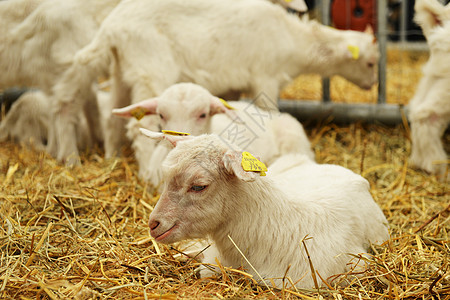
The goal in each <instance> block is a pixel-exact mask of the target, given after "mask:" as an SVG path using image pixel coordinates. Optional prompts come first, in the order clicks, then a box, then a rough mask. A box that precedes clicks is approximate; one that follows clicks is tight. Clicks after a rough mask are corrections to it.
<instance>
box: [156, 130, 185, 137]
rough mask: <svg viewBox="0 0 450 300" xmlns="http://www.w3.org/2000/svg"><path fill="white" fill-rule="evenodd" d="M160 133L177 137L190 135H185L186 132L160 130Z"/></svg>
mask: <svg viewBox="0 0 450 300" xmlns="http://www.w3.org/2000/svg"><path fill="white" fill-rule="evenodd" d="M161 132H162V133H164V134H169V135H177V136H183V135H190V134H189V133H186V132H178V131H173V130H161Z"/></svg>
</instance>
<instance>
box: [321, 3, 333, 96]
mask: <svg viewBox="0 0 450 300" xmlns="http://www.w3.org/2000/svg"><path fill="white" fill-rule="evenodd" d="M319 3H320V5H321V10H320V15H321V19H322V24H324V25H327V26H328V25H330V20H331V15H330V5H331V1H330V0H320V1H319ZM322 101H323V102H331V94H330V78H322Z"/></svg>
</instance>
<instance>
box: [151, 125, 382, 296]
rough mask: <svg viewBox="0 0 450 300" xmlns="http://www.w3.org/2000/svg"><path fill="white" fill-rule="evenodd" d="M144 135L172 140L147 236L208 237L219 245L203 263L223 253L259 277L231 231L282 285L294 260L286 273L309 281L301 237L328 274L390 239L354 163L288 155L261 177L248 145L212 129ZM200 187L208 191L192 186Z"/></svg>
mask: <svg viewBox="0 0 450 300" xmlns="http://www.w3.org/2000/svg"><path fill="white" fill-rule="evenodd" d="M146 133H147V134H149V136H153V137H154V138H165V139H167V140H169V141H170V142H171V143H172V144H175V145H176V147H175V149H174V150H172V151H171V152H170V153H169V155H168V156H167V158H166V159H165V161H164V163H163V168H164V171H163V172H164V182H165V184H164V190H163V192H162V194H161V197H160V200H159V202H158V203H157V205H156V206H155V208H154V210H153V211H152V213H151V215H150V220H149V226H150V229H151V235H152V236H153V237H154V238H155V239H156V240H157V241H158V242H161V243H173V242H176V241H180V240H185V239H193V238H209V239H210V240H211V241H213V242H214V246H213V247H211V248H210V249H208V250H206V251H205V253H204V255H205V261H204V262H205V263H211V264H216V262H215V257H217V258H218V260H219V261H220V262H221V264H223V265H224V266H226V267H233V268H239V267H241V266H243V267H244V268H245V270H246V271H247V272H249V273H250V274H252V275H253V276H254V278H255V279H256V280H258V281H259V277H258V275H257V274H256V272H255V271H254V270H253V269H252V268H251V267H250V266H249V265H248V264H247V263H246V261H245V260H244V259H243V257H242V256H241V255H240V254H239V252H238V251H237V250H236V248H235V247H234V245H233V244H232V243H231V241H230V239H229V237H228V236H230V237H231V238H232V239H233V241H234V242H235V243H236V245H237V246H238V247H239V248H240V249H241V250H242V251H243V253H244V254H245V257H246V258H247V259H248V261H250V263H251V264H252V265H253V266H254V268H255V269H256V270H257V272H258V273H259V274H260V275H261V276H262V277H263V278H264V280H265V281H266V282H267V283H269V284H270V280H269V279H270V278H274V282H275V284H276V285H278V287H281V282H282V281H281V278H283V276H284V275H285V273H286V271H287V270H288V268H289V266H290V268H289V271H288V272H287V274H286V275H287V276H288V277H290V278H291V279H292V280H293V282H295V283H296V286H297V287H300V288H312V287H314V284H313V279H312V276H311V273H310V271H311V269H310V264H309V262H308V259H307V256H306V251H305V248H304V245H303V243H302V240H303V239H304V238H310V239H307V240H306V241H305V243H306V247H307V249H308V252H309V255H310V258H311V261H312V264H313V266H314V269H315V270H316V271H317V272H318V273H319V274H320V275H321V276H322V277H323V278H324V279H328V278H329V277H330V276H332V275H335V274H339V273H343V272H346V271H348V269H349V268H350V266H349V265H347V263H348V262H349V261H350V260H351V258H352V256H351V255H350V254H360V253H367V250H368V248H369V245H370V243H381V242H383V241H385V240H387V239H388V238H389V234H388V225H387V221H386V218H385V216H384V215H383V212H382V211H381V209H380V208H379V207H378V206H377V204H376V203H375V202H374V200H373V199H372V196H371V195H370V192H369V183H368V182H367V181H366V180H365V179H364V178H362V177H361V176H359V175H357V174H355V173H353V172H351V171H350V170H348V169H345V168H343V167H340V166H337V165H319V164H316V163H315V162H313V161H312V160H310V159H309V158H308V157H306V156H304V155H301V154H291V155H289V156H287V157H282V158H280V159H279V160H278V161H277V162H275V163H274V166H273V167H274V168H275V169H277V170H278V171H277V172H276V174H272V175H271V168H270V167H269V170H268V172H267V176H265V177H262V176H259V173H256V172H245V171H244V170H243V169H242V166H241V158H242V152H241V151H236V150H232V149H230V148H229V147H228V146H227V145H226V144H225V143H224V142H223V140H222V139H220V138H219V137H218V136H216V135H202V136H199V137H173V136H167V135H162V134H157V133H151V132H150V133H148V132H146ZM287 161H294V162H295V166H291V167H288V165H287V164H286V162H287ZM278 163H279V164H281V168H279V167H278V166H277V164H278ZM199 186H205V188H204V189H203V190H201V191H195V190H194V189H195V188H196V187H199ZM354 264H358V263H357V262H354ZM359 265H363V264H359ZM201 274H202V276H205V275H208V272H203V273H201ZM318 282H319V284H320V285H322V282H321V280H320V278H319V277H318Z"/></svg>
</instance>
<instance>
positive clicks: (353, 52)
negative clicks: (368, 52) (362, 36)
mask: <svg viewBox="0 0 450 300" xmlns="http://www.w3.org/2000/svg"><path fill="white" fill-rule="evenodd" d="M359 52H360V50H359V47H358V46H356V45H347V57H348V58H350V59H353V60H358V59H359Z"/></svg>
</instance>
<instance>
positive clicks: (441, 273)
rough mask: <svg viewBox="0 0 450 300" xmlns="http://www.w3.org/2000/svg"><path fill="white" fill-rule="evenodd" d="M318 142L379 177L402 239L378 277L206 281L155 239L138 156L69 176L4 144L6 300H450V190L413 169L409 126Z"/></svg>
mask: <svg viewBox="0 0 450 300" xmlns="http://www.w3.org/2000/svg"><path fill="white" fill-rule="evenodd" d="M308 133H309V135H310V137H311V140H312V143H313V146H314V148H315V151H316V157H317V160H318V161H319V162H321V163H336V164H339V165H343V166H345V167H347V168H350V169H351V170H353V171H355V172H357V173H360V174H362V175H363V176H364V177H366V178H367V179H368V180H369V182H370V185H371V192H372V194H373V196H374V199H375V201H376V202H377V203H378V204H379V205H380V206H381V208H382V209H383V212H384V213H385V215H386V217H387V218H388V221H389V223H390V233H391V239H390V240H389V241H388V242H386V243H385V244H383V245H374V246H373V250H372V251H373V255H372V256H371V257H370V258H369V268H368V270H367V271H366V272H364V273H363V274H361V276H360V277H359V278H357V277H352V276H350V277H348V278H347V280H348V281H349V285H348V286H347V287H339V286H334V285H330V286H329V287H327V288H323V289H320V290H319V291H317V290H299V289H295V288H292V286H291V280H290V279H289V278H287V279H286V286H285V287H280V288H279V289H269V290H268V289H267V288H265V287H263V286H258V285H256V284H255V283H254V280H253V279H252V278H250V276H248V275H247V274H246V273H245V271H243V270H232V269H227V268H225V267H224V266H221V269H222V270H223V274H222V275H220V276H217V277H214V278H205V279H199V278H198V277H197V275H196V268H197V267H198V266H199V264H198V262H196V261H195V260H192V259H185V258H183V256H180V255H178V254H179V251H182V250H183V249H178V248H177V246H176V245H175V246H173V247H170V246H165V245H161V244H157V243H155V242H154V241H152V239H151V238H149V232H148V225H147V221H148V217H149V214H150V212H151V210H152V207H153V206H154V205H155V203H156V201H157V198H158V195H156V194H153V193H152V190H151V189H150V187H149V186H147V184H146V183H145V182H143V181H141V180H140V179H139V178H138V177H137V165H136V162H135V161H134V160H133V159H131V158H128V157H130V156H123V157H121V158H116V159H111V160H105V159H103V155H102V154H101V153H95V152H94V153H90V154H84V155H83V156H82V160H83V162H82V166H80V167H75V168H74V169H68V168H65V167H64V166H62V165H60V164H59V163H57V162H56V161H55V160H54V159H52V158H50V157H49V156H48V155H46V154H43V153H39V152H36V151H33V150H30V149H28V148H26V147H22V146H19V145H15V144H12V143H9V142H7V143H1V144H0V298H1V299H67V298H69V299H70V298H72V299H152V298H161V299H176V298H239V299H240V298H245V299H253V298H260V299H266V298H269V299H275V298H283V299H297V298H301V299H317V297H318V298H322V299H450V265H449V253H450V244H449V228H450V226H449V224H450V211H449V203H450V198H449V197H450V196H449V190H448V186H447V185H446V184H444V183H442V182H439V181H438V180H437V179H436V178H435V177H434V176H429V175H427V174H425V173H423V172H420V171H416V170H414V169H411V168H410V167H409V166H408V163H407V156H408V153H409V148H410V142H409V140H408V138H407V132H406V131H405V129H404V128H403V127H400V126H399V127H397V128H388V127H383V126H379V125H370V126H366V127H364V126H362V125H359V124H353V125H350V126H346V127H337V126H335V125H332V124H323V125H320V126H318V127H315V128H312V129H310V130H309V132H308ZM269 172H270V170H269ZM341 279H342V278H336V280H335V281H334V282H335V283H336V282H339V280H341ZM317 280H318V281H319V282H320V281H321V279H320V277H317ZM292 281H295V278H292Z"/></svg>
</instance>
